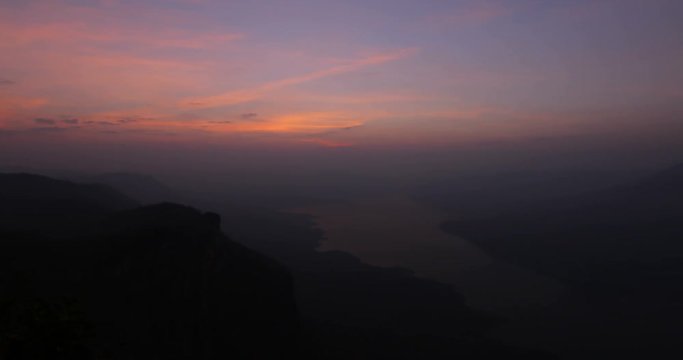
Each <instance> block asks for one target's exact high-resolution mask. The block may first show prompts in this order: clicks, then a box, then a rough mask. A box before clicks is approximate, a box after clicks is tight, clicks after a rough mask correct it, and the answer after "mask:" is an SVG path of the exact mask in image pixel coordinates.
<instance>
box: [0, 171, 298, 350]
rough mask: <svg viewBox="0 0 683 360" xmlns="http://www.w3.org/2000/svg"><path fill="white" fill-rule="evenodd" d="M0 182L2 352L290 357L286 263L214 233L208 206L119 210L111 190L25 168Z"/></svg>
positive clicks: (291, 311)
mask: <svg viewBox="0 0 683 360" xmlns="http://www.w3.org/2000/svg"><path fill="white" fill-rule="evenodd" d="M0 183H1V184H2V190H1V191H0V197H1V199H2V201H0V203H1V204H2V214H3V224H2V225H3V226H2V227H1V229H2V230H0V231H1V235H2V236H1V238H2V240H1V241H0V264H1V265H0V269H1V272H0V290H1V291H0V294H2V295H1V300H2V301H1V304H2V307H1V308H0V316H2V320H3V321H2V325H1V326H0V336H1V337H2V339H1V342H0V344H1V347H0V353H1V354H2V355H3V358H7V359H29V358H30V359H80V358H83V359H86V358H87V359H94V358H112V359H137V358H149V359H218V358H221V359H224V358H275V359H277V358H285V357H286V358H289V357H291V356H296V355H297V354H298V351H297V350H296V347H297V346H298V343H297V336H298V315H297V311H296V306H295V303H294V297H293V294H292V285H291V278H290V275H289V273H288V271H287V270H286V269H284V268H283V267H282V266H280V265H279V264H277V263H276V262H275V261H273V260H270V259H269V258H267V257H265V256H263V255H260V254H258V253H256V252H254V251H252V250H249V249H247V248H245V247H244V246H242V245H239V244H237V243H235V242H233V241H231V240H229V239H228V238H227V237H225V236H224V235H223V234H222V233H221V232H220V218H219V216H218V215H216V214H207V213H201V212H199V211H197V210H195V209H192V208H189V207H185V206H181V205H176V204H159V205H153V206H146V207H140V208H133V209H129V210H121V209H125V208H130V207H134V206H135V202H133V201H131V200H129V199H128V198H127V197H125V196H123V195H121V194H119V193H117V192H116V191H114V190H112V189H111V188H108V187H105V186H99V185H80V184H74V183H70V182H65V181H58V180H54V179H49V178H45V177H39V176H33V175H26V174H21V175H1V176H0ZM10 220H11V221H10ZM62 221H64V222H69V223H70V226H68V231H66V230H65V229H66V228H65V227H64V226H58V228H59V230H60V231H58V232H55V231H53V226H54V225H55V224H56V223H58V222H62ZM76 224H78V225H79V226H76ZM264 344H268V345H267V346H264Z"/></svg>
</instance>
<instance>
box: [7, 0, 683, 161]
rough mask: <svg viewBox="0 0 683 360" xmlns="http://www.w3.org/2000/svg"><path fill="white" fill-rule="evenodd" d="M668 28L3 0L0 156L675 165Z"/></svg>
mask: <svg viewBox="0 0 683 360" xmlns="http://www.w3.org/2000/svg"><path fill="white" fill-rule="evenodd" d="M681 19H683V2H681V1H677V0H638V1H636V0H574V1H568V0H567V1H564V0H515V1H513V0H508V1H494V0H491V1H487V0H481V1H473V0H463V1H459V0H452V1H446V0H441V1H436V0H421V1H417V0H412V1H408V0H391V1H389V0H345V1H330V0H288V1H276V0H270V1H265V0H248V1H246V0H245V1H240V0H234V1H218V0H164V1H161V0H136V1H133V0H101V1H96V0H93V1H85V0H79V1H76V0H73V1H70V0H45V1H34V0H0V161H2V162H4V163H12V164H22V163H24V162H31V161H32V162H36V163H41V164H42V165H54V166H64V164H69V163H74V162H76V163H78V162H79V159H83V161H90V162H91V163H100V164H102V163H106V162H107V161H110V160H111V161H115V162H117V163H118V164H119V165H121V164H124V165H125V164H129V165H130V164H138V165H140V166H142V165H141V164H142V162H140V161H142V160H139V161H138V159H143V158H144V159H146V160H145V161H147V162H148V163H152V162H164V161H166V162H168V163H172V162H174V161H175V158H176V157H182V156H183V154H185V155H187V154H188V153H191V154H194V155H187V156H186V160H185V162H186V163H192V162H196V161H198V160H197V159H199V158H202V157H203V158H204V160H202V161H208V160H206V157H212V156H216V155H215V154H224V155H225V154H230V155H229V156H228V155H225V156H227V157H228V158H233V159H237V160H239V158H240V156H239V155H234V153H235V152H237V153H238V154H239V153H240V152H249V151H251V152H259V151H270V152H271V153H276V154H277V153H280V152H287V151H291V152H293V153H296V154H308V155H309V156H314V155H315V154H317V153H318V152H329V151H337V152H343V151H347V152H348V153H353V154H356V155H355V156H356V158H363V157H365V156H367V155H368V154H372V153H373V152H375V153H380V152H383V151H384V152H386V151H392V150H395V151H403V152H404V153H405V152H406V151H408V152H410V151H415V152H423V153H426V154H430V155H425V158H426V159H428V158H433V157H434V156H435V155H434V154H439V153H440V151H445V152H448V153H449V154H451V155H453V154H455V155H457V154H460V155H462V154H464V153H473V152H475V153H476V152H479V153H486V150H487V149H490V148H495V149H499V151H500V152H501V154H503V155H502V156H507V155H509V154H510V152H514V151H516V149H523V151H522V152H523V153H524V154H525V155H524V156H526V157H527V158H528V157H529V156H533V154H538V153H539V152H544V151H546V150H545V149H547V148H549V147H553V146H560V145H557V144H562V146H563V149H565V151H569V150H567V149H575V148H581V151H582V152H583V153H590V152H594V151H610V149H619V152H620V153H621V154H627V155H624V156H627V157H631V156H637V154H642V153H643V152H647V153H648V154H652V156H653V157H657V156H659V159H665V160H666V161H675V160H676V158H677V156H678V155H680V154H683V151H679V150H681V149H680V147H681V146H680V145H678V144H681V143H683V139H681V137H682V136H681V135H680V134H682V133H683V117H682V115H683V36H681V34H683V21H681ZM539 144H540V145H539ZM562 146H561V147H562ZM520 151H521V150H520ZM615 151H616V150H615ZM3 154H4V155H3ZM152 154H154V155H152ZM163 154H174V155H173V156H171V155H168V157H169V158H166V159H160V157H163ZM505 154H507V155H505ZM634 154H635V155H634ZM455 155H453V156H455ZM463 156H464V155H463ZM219 157H220V156H219ZM494 157H495V156H494ZM653 157H645V158H647V160H648V161H649V160H651V159H652V158H653ZM465 158H467V156H465ZM471 159H474V158H471ZM136 161H137V162H136ZM471 161H474V160H471ZM662 161H664V160H662ZM53 163H54V164H53ZM122 166H123V165H122Z"/></svg>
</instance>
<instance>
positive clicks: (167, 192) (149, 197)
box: [83, 173, 179, 204]
mask: <svg viewBox="0 0 683 360" xmlns="http://www.w3.org/2000/svg"><path fill="white" fill-rule="evenodd" d="M83 180H85V181H87V182H94V183H99V184H106V185H109V186H111V187H113V188H115V189H117V190H119V191H120V192H122V193H123V194H126V195H127V196H130V197H131V198H133V199H135V200H137V201H140V202H141V203H143V204H153V203H158V202H163V201H176V200H177V199H178V197H179V195H178V194H177V193H176V192H175V191H173V190H172V189H170V188H169V187H168V186H166V185H165V184H163V183H161V182H160V181H158V180H157V179H155V178H154V177H152V176H149V175H141V174H135V173H106V174H99V175H95V176H88V177H84V178H83Z"/></svg>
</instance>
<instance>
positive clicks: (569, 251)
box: [443, 166, 683, 296]
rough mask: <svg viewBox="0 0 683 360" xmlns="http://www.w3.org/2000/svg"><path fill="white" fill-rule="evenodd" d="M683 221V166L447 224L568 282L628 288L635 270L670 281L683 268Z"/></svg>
mask: <svg viewBox="0 0 683 360" xmlns="http://www.w3.org/2000/svg"><path fill="white" fill-rule="evenodd" d="M682 224H683V166H676V167H673V168H670V169H667V170H665V171H662V172H660V173H657V174H654V175H652V176H650V177H648V178H645V179H643V180H641V181H639V182H636V183H634V184H630V185H624V186H620V187H616V188H612V189H609V190H605V191H600V192H592V193H588V194H585V195H582V196H575V197H570V198H565V199H555V200H554V201H553V202H545V203H541V204H537V205H536V206H529V207H527V208H523V209H518V210H517V211H516V212H514V213H510V212H508V213H504V214H499V215H497V216H494V217H490V218H484V219H466V218H465V219H464V220H459V221H450V222H447V223H445V224H444V225H443V227H444V229H446V230H447V231H449V232H452V233H455V234H458V235H460V236H463V237H466V238H468V239H470V240H473V241H475V242H477V243H478V244H479V245H480V246H482V247H484V248H486V249H488V250H489V251H491V252H493V253H496V254H499V255H500V256H503V257H505V258H507V259H510V260H512V261H515V262H518V263H522V264H525V265H526V266H530V267H534V268H536V269H538V270H542V271H544V272H548V273H550V274H552V275H553V276H555V277H558V278H561V279H564V280H566V281H570V282H572V281H573V282H576V283H581V284H582V286H599V287H606V286H607V287H610V286H613V287H615V290H616V287H623V290H626V288H627V287H629V285H628V284H626V283H625V280H628V279H627V277H624V278H623V279H617V273H618V272H623V271H625V270H626V269H627V268H628V269H630V270H629V271H631V270H632V271H633V272H634V274H632V275H635V273H636V272H638V271H640V270H643V271H648V272H651V274H650V275H653V274H654V273H655V272H658V271H659V272H665V273H667V275H666V276H671V275H672V273H671V267H672V266H674V267H678V266H679V265H674V264H677V263H680V264H681V269H683V260H682V259H683V242H681V241H680V239H681V238H682V237H683V225H682ZM658 267H661V269H660V270H655V268H658ZM646 268H652V269H651V270H645V269H646ZM664 268H666V269H668V270H664ZM617 269H618V271H617ZM637 269H638V270H637ZM617 280H619V281H617ZM633 280H635V278H634V279H633ZM617 285H619V286H617ZM672 285H673V284H672ZM630 286H631V287H637V288H642V285H641V284H632V285H630ZM633 290H635V288H634V289H633ZM662 290H663V289H662ZM671 290H672V291H674V293H678V292H679V290H676V289H671ZM671 295H674V294H673V293H672V294H671ZM676 296H678V295H676Z"/></svg>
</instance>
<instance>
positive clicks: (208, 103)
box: [180, 49, 417, 109]
mask: <svg viewBox="0 0 683 360" xmlns="http://www.w3.org/2000/svg"><path fill="white" fill-rule="evenodd" d="M416 51H417V50H416V49H402V50H399V51H394V52H387V53H382V54H377V55H373V56H369V57H366V58H362V59H359V60H355V61H352V62H350V63H347V64H344V65H338V66H334V67H331V68H328V69H324V70H319V71H314V72H310V73H308V74H304V75H301V76H295V77H290V78H286V79H282V80H277V81H273V82H269V83H266V84H263V85H261V86H258V87H255V88H251V89H245V90H236V91H229V92H226V93H223V94H218V95H214V96H206V97H199V98H191V99H185V100H183V101H182V102H181V103H180V106H181V107H183V108H194V109H197V108H199V109H203V108H215V107H222V106H230V105H236V104H241V103H246V102H250V101H254V100H257V99H259V98H261V97H263V96H265V95H267V94H268V93H270V92H273V91H275V90H280V89H283V88H287V87H290V86H295V85H299V84H304V83H307V82H311V81H315V80H320V79H324V78H327V77H331V76H335V75H340V74H344V73H349V72H353V71H357V70H360V69H363V68H366V67H369V66H374V65H380V64H384V63H388V62H391V61H396V60H399V59H402V58H405V57H407V56H410V55H412V54H414V53H415V52H416Z"/></svg>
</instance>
